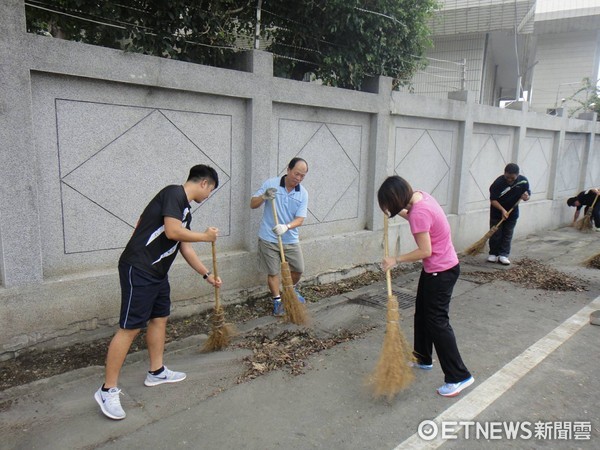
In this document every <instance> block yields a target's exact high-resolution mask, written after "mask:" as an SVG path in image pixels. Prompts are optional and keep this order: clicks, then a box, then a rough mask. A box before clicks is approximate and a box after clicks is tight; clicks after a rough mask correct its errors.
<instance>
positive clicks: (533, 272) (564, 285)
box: [468, 258, 586, 292]
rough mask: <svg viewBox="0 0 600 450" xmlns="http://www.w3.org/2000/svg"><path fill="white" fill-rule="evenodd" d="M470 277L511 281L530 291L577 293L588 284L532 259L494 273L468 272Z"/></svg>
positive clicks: (523, 260) (524, 259)
mask: <svg viewBox="0 0 600 450" xmlns="http://www.w3.org/2000/svg"><path fill="white" fill-rule="evenodd" d="M468 275H470V276H475V277H477V278H479V279H482V280H486V281H494V280H504V281H511V282H513V283H516V284H520V285H521V286H524V287H526V288H529V289H543V290H546V291H576V292H581V291H585V290H586V282H585V281H584V280H582V279H581V278H577V277H573V276H571V275H567V274H565V273H562V272H560V271H558V270H556V269H554V268H552V267H549V266H546V265H544V264H542V263H541V262H539V261H537V260H535V259H530V258H523V259H521V260H520V261H516V262H515V266H513V267H511V268H510V269H506V270H497V271H494V272H468Z"/></svg>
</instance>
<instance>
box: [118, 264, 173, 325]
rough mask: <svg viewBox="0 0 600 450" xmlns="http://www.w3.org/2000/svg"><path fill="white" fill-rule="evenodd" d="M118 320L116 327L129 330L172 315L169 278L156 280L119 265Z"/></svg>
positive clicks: (141, 272) (143, 273)
mask: <svg viewBox="0 0 600 450" xmlns="http://www.w3.org/2000/svg"><path fill="white" fill-rule="evenodd" d="M119 279H120V280H121V317H120V319H119V326H120V327H121V328H125V329H128V330H134V329H138V328H145V327H146V326H147V325H148V321H149V320H150V319H153V318H156V317H167V316H169V314H170V313H171V287H170V286H169V277H168V276H165V277H164V278H156V277H154V276H152V275H150V274H149V273H147V272H144V271H143V270H139V269H136V268H135V267H133V266H130V265H129V264H125V263H119Z"/></svg>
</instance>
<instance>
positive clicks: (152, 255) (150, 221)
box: [119, 185, 192, 278]
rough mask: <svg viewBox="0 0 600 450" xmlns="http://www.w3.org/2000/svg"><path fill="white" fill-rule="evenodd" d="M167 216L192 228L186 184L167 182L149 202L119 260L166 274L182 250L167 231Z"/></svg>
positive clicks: (154, 272)
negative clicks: (184, 185) (166, 233)
mask: <svg viewBox="0 0 600 450" xmlns="http://www.w3.org/2000/svg"><path fill="white" fill-rule="evenodd" d="M165 217H173V218H175V219H178V220H181V222H182V226H184V227H186V228H187V229H188V230H189V229H190V224H191V222H192V214H191V207H190V204H189V202H188V199H187V195H186V194H185V190H184V189H183V186H181V185H171V186H167V187H165V188H163V189H162V190H161V191H160V192H159V193H158V194H156V196H155V197H154V198H153V199H152V200H151V201H150V203H148V206H146V209H144V212H143V213H142V215H141V217H140V220H139V221H138V224H137V226H136V227H135V231H134V232H133V235H132V236H131V238H130V239H129V242H128V243H127V246H126V247H125V250H124V251H123V253H122V254H121V258H120V259H119V262H124V263H126V264H130V265H132V266H133V267H135V268H137V269H140V270H143V271H144V272H147V273H149V274H151V275H153V276H155V277H157V278H164V277H165V276H166V275H167V272H169V269H170V268H171V264H172V263H173V261H174V260H175V257H176V256H177V252H178V251H179V241H173V240H171V239H169V238H167V236H166V235H165V222H164V218H165Z"/></svg>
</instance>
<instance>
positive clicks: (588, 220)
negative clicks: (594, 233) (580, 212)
mask: <svg viewBox="0 0 600 450" xmlns="http://www.w3.org/2000/svg"><path fill="white" fill-rule="evenodd" d="M575 228H577V229H578V230H579V231H591V230H592V228H593V227H592V215H591V214H586V215H585V216H584V217H583V219H579V220H578V221H577V222H575Z"/></svg>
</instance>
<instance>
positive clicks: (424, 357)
mask: <svg viewBox="0 0 600 450" xmlns="http://www.w3.org/2000/svg"><path fill="white" fill-rule="evenodd" d="M377 199H378V201H379V207H380V208H381V209H382V211H383V212H384V213H385V214H388V215H389V217H394V216H395V215H400V216H401V217H403V218H405V219H406V220H408V223H409V224H410V231H411V233H412V235H413V236H414V238H415V242H416V244H417V248H416V249H415V250H413V251H411V252H408V253H405V254H403V255H400V256H398V257H393V256H390V257H387V258H384V259H383V261H382V269H383V270H384V271H387V270H389V269H391V268H392V267H394V266H396V265H397V264H398V263H402V262H415V261H421V260H422V261H423V270H422V271H421V276H420V278H419V286H418V288H417V299H416V303H415V319H414V329H415V330H414V332H415V335H414V351H413V355H414V357H415V358H416V363H414V364H413V367H416V368H419V369H423V370H431V368H432V367H433V360H432V352H433V347H435V351H436V353H437V355H438V358H439V360H440V366H441V368H442V371H443V372H444V382H445V384H444V385H443V386H441V387H440V388H438V389H437V392H438V393H439V394H440V395H443V396H444V397H454V396H456V395H458V394H459V393H460V392H461V391H462V390H463V389H465V388H466V387H468V386H470V385H471V384H473V382H474V381H475V380H474V378H473V377H472V376H471V373H470V372H469V370H468V369H467V368H466V366H465V364H464V363H463V360H462V358H461V356H460V353H459V351H458V347H457V345H456V338H455V336H454V331H453V330H452V327H451V326H450V320H449V318H448V312H449V310H450V298H451V297H452V290H453V289H454V285H455V284H456V280H457V279H458V275H459V274H460V265H459V262H458V257H457V256H456V251H455V250H454V245H452V239H451V234H450V224H449V223H448V220H447V219H446V215H445V214H444V211H443V210H442V208H441V207H440V205H439V204H438V202H437V201H436V200H435V199H434V198H433V197H431V196H430V195H429V194H427V193H425V192H422V191H413V190H412V188H411V186H410V184H409V183H408V182H407V181H406V180H405V179H404V178H401V177H399V176H392V177H388V178H387V179H386V180H385V181H384V182H383V184H382V185H381V187H380V188H379V191H378V192H377Z"/></svg>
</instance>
